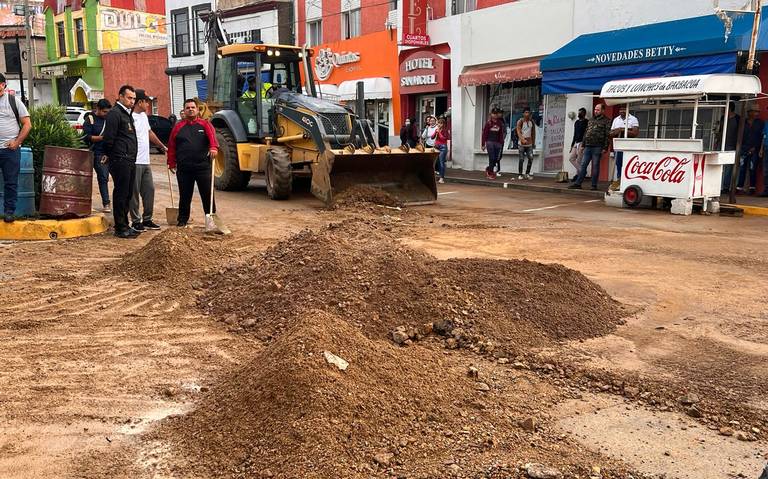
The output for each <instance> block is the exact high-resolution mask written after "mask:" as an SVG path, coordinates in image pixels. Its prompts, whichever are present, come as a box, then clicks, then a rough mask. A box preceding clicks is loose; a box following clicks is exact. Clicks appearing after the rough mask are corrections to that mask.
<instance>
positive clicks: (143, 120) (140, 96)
mask: <svg viewBox="0 0 768 479" xmlns="http://www.w3.org/2000/svg"><path fill="white" fill-rule="evenodd" d="M153 100H154V98H153V97H151V96H148V95H147V92H145V91H144V90H142V89H140V88H138V89H136V104H135V105H134V107H133V124H134V126H135V127H136V144H137V148H136V178H135V182H134V187H133V194H132V195H131V203H130V212H131V228H133V229H135V230H137V231H144V230H148V229H149V230H159V229H160V226H158V225H157V224H156V223H155V222H154V221H152V214H153V213H154V204H155V183H154V181H152V167H151V166H150V164H149V143H150V142H152V143H153V144H154V145H156V146H157V147H158V148H160V149H161V150H163V151H168V148H166V147H165V145H163V142H162V141H160V140H159V139H158V138H157V136H156V135H155V132H153V131H152V128H150V126H149V118H148V117H147V112H148V111H149V112H151V111H152V101H153ZM139 197H141V203H142V205H143V207H144V211H143V213H142V214H139Z"/></svg>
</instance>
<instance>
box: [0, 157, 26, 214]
mask: <svg viewBox="0 0 768 479" xmlns="http://www.w3.org/2000/svg"><path fill="white" fill-rule="evenodd" d="M20 169H21V148H16V149H15V150H11V149H9V148H0V171H2V173H3V183H4V184H5V188H4V190H3V194H4V195H5V198H4V202H3V203H4V204H3V212H4V213H5V214H6V215H12V214H14V213H15V212H16V198H17V196H18V194H19V192H18V188H19V171H20Z"/></svg>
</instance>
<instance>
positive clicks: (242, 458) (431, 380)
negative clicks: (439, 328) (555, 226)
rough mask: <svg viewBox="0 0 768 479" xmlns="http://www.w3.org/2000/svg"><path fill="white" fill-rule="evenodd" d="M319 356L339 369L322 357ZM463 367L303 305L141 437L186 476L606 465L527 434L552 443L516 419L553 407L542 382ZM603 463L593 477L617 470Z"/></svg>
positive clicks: (464, 472) (502, 473) (494, 471)
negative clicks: (273, 335) (187, 409)
mask: <svg viewBox="0 0 768 479" xmlns="http://www.w3.org/2000/svg"><path fill="white" fill-rule="evenodd" d="M326 351H327V352H330V353H332V354H334V355H337V356H338V357H341V358H343V359H344V360H345V361H347V362H348V366H347V368H346V369H345V370H340V369H339V368H338V367H337V366H336V365H334V364H331V363H329V362H328V361H327V360H326V359H325V354H324V353H325V352H326ZM466 371H467V369H466V365H463V366H462V365H461V361H456V360H455V358H445V357H444V355H443V354H441V353H440V352H439V351H434V350H430V349H428V348H400V347H397V346H394V345H392V344H391V343H390V342H388V341H383V340H372V339H370V338H367V337H366V336H364V335H363V334H361V333H360V331H359V330H358V329H357V328H355V327H354V326H352V325H350V324H349V323H348V322H347V321H345V320H343V319H341V318H339V317H337V316H335V315H332V314H329V313H326V312H322V311H311V310H310V311H307V312H306V314H304V315H302V316H301V317H300V318H297V319H296V321H294V322H293V323H292V324H291V326H290V327H288V328H287V329H286V331H285V332H284V334H282V335H281V336H280V337H279V338H278V339H276V340H275V341H274V342H273V343H272V344H270V346H269V347H268V348H265V349H264V350H263V351H262V352H261V353H260V354H258V355H256V356H255V357H254V358H253V360H252V361H251V362H250V363H249V364H247V365H245V366H244V367H243V368H242V369H241V370H240V371H238V372H237V373H236V374H234V375H232V376H230V377H228V378H226V379H225V380H224V381H223V382H221V383H219V384H218V385H216V386H214V387H213V388H212V389H211V391H210V392H209V393H208V394H207V395H206V396H205V397H204V399H203V400H202V401H201V404H200V405H199V407H198V408H197V409H196V410H195V411H193V412H191V413H190V414H188V415H186V416H182V417H175V418H171V419H169V420H167V421H166V422H165V423H164V424H163V426H162V427H161V428H159V429H158V430H157V431H156V432H155V433H154V434H153V436H152V437H151V438H150V439H151V441H152V442H153V443H160V444H163V443H164V444H169V445H171V447H170V449H171V450H172V451H173V453H172V457H168V458H166V461H164V466H163V467H164V468H166V469H171V470H173V471H175V472H176V473H178V472H180V471H181V472H183V471H190V472H191V471H194V476H195V477H253V478H268V477H269V478H271V477H274V478H299V477H301V478H372V477H408V478H438V477H486V478H502V477H518V476H519V472H520V471H519V470H518V466H517V465H516V462H520V463H523V462H527V461H528V460H532V461H533V462H546V463H547V464H549V465H553V466H556V467H558V469H559V470H560V472H562V473H564V474H566V477H587V476H588V475H589V472H590V466H591V465H593V464H596V463H603V464H604V465H605V463H604V462H603V461H601V459H600V458H598V457H596V456H595V455H594V454H592V453H589V452H586V451H583V452H582V451H578V446H576V445H574V444H571V443H569V441H567V440H561V439H559V438H557V436H558V435H559V433H558V432H557V431H553V432H551V433H550V432H546V431H542V432H540V433H539V434H537V438H538V439H537V443H538V442H539V441H542V440H544V441H546V442H548V443H550V444H557V446H555V449H552V446H543V447H542V445H541V443H539V444H533V443H532V440H531V437H530V435H529V433H528V432H526V431H524V430H523V429H522V428H521V427H520V426H518V422H519V421H520V420H522V419H523V418H525V417H526V416H527V415H529V414H531V413H533V411H534V408H541V407H547V406H549V405H551V404H552V403H553V401H554V400H555V398H556V396H557V393H555V392H554V391H553V390H552V389H551V387H549V386H547V385H544V384H532V383H529V382H528V381H523V383H521V384H515V385H513V386H512V387H511V389H510V390H506V391H505V389H506V388H507V387H508V386H509V385H505V384H503V383H501V382H499V383H498V384H494V382H492V381H491V377H492V375H493V373H491V372H490V371H488V370H483V373H482V375H481V376H480V378H470V377H468V376H467V374H466ZM481 380H482V381H487V382H488V383H490V384H491V385H493V388H494V389H493V390H486V389H485V388H481V387H479V384H481V383H480V381H481ZM483 384H484V385H485V383H483ZM531 397H536V398H537V400H536V401H531V400H530V398H531ZM566 451H567V452H568V453H569V454H564V452H566ZM500 456H503V457H504V459H505V461H504V464H503V465H502V464H501V462H500V461H498V458H499V457H500ZM611 466H613V465H611ZM613 467H616V466H613ZM609 469H610V468H604V471H603V477H606V478H607V477H626V476H620V475H619V472H620V470H621V468H620V467H617V468H616V470H615V473H613V472H612V471H610V470H609ZM156 472H158V473H163V472H165V471H156Z"/></svg>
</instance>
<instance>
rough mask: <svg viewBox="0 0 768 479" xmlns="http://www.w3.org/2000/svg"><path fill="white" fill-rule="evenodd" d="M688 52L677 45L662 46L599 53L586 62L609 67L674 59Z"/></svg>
mask: <svg viewBox="0 0 768 479" xmlns="http://www.w3.org/2000/svg"><path fill="white" fill-rule="evenodd" d="M686 50H688V48H686V47H679V46H677V45H662V46H658V47H649V48H633V49H630V50H618V51H615V52H608V53H598V54H596V55H593V56H592V57H590V58H587V59H586V60H585V61H586V62H587V63H592V64H594V65H609V64H612V63H627V62H636V61H642V60H658V59H663V58H674V57H675V56H677V55H679V54H680V53H683V52H685V51H686Z"/></svg>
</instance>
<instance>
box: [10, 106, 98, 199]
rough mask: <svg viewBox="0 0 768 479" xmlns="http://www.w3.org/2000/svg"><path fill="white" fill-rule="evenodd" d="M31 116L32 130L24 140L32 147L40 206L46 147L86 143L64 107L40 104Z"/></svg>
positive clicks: (79, 146) (81, 145)
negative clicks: (68, 120)
mask: <svg viewBox="0 0 768 479" xmlns="http://www.w3.org/2000/svg"><path fill="white" fill-rule="evenodd" d="M29 116H30V118H31V120H32V131H31V132H30V133H29V136H27V139H26V140H25V141H24V146H28V147H30V148H32V159H33V162H34V165H35V207H36V208H39V207H40V191H41V190H40V183H41V181H42V178H43V156H44V154H45V147H46V146H47V145H51V146H63V147H67V148H83V147H84V145H83V142H82V140H81V138H80V134H79V133H78V132H77V130H75V129H74V128H72V126H71V125H70V124H69V122H67V117H66V116H64V108H63V107H60V106H56V105H43V106H38V107H36V108H32V109H31V110H30V112H29Z"/></svg>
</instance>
